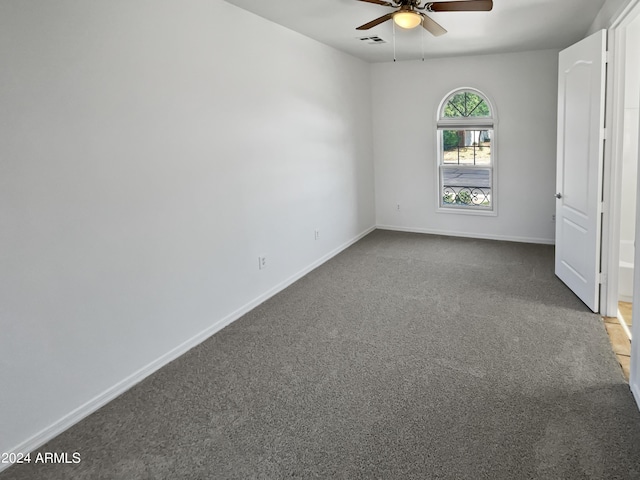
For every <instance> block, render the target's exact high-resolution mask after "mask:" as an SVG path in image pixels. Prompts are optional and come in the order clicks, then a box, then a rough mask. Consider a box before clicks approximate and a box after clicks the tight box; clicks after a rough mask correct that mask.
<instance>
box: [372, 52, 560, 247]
mask: <svg viewBox="0 0 640 480" xmlns="http://www.w3.org/2000/svg"><path fill="white" fill-rule="evenodd" d="M557 62H558V51H557V50H545V51H535V52H522V53H515V54H502V55H487V56H474V57H459V58H448V59H436V60H427V61H424V62H422V61H414V62H402V63H395V64H394V63H385V64H376V65H373V66H372V93H373V129H374V156H375V172H376V176H375V178H376V217H377V219H376V221H377V224H378V225H381V226H385V227H390V228H398V229H406V230H413V231H425V232H434V233H446V234H453V235H465V236H466V235H472V236H478V237H486V238H503V239H511V240H522V241H530V242H541V243H553V241H554V236H555V224H554V223H553V221H552V215H553V214H554V213H555V199H554V198H553V195H554V193H555V192H554V189H555V175H556V172H555V165H556V114H557V82H558V73H557V72H558V67H557ZM458 87H473V88H477V89H479V90H480V91H482V92H484V93H485V94H486V95H487V96H488V97H489V98H490V99H491V100H492V101H493V102H494V103H495V107H496V111H497V115H498V126H497V134H498V137H497V142H495V147H494V148H495V151H496V153H497V163H498V179H497V189H496V192H497V200H496V202H497V207H498V216H495V217H486V216H482V217H481V216H471V215H458V214H451V213H438V212H436V207H437V201H436V191H437V170H436V163H437V157H436V133H435V128H436V123H435V121H436V114H437V109H438V105H439V104H440V102H441V101H442V99H443V98H444V97H445V95H446V94H447V93H448V92H450V91H451V90H453V89H455V88H458ZM398 203H400V205H401V208H400V210H397V206H396V205H397V204H398Z"/></svg>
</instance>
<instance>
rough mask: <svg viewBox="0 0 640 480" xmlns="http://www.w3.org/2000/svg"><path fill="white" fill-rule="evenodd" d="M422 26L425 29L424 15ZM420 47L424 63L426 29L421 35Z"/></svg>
mask: <svg viewBox="0 0 640 480" xmlns="http://www.w3.org/2000/svg"><path fill="white" fill-rule="evenodd" d="M422 26H423V27H424V15H423V16H422ZM420 47H422V61H423V62H424V28H423V29H422V32H421V33H420Z"/></svg>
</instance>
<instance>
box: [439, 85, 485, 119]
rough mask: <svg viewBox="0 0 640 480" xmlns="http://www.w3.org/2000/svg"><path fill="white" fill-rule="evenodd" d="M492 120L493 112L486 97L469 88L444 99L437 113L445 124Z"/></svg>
mask: <svg viewBox="0 0 640 480" xmlns="http://www.w3.org/2000/svg"><path fill="white" fill-rule="evenodd" d="M492 118H493V112H492V108H491V104H490V102H489V100H487V97H486V96H485V95H483V94H482V93H481V92H479V91H478V90H474V89H470V88H463V89H459V90H456V91H454V92H453V93H451V94H450V95H449V96H448V97H446V99H445V100H444V102H442V105H441V108H440V113H439V119H440V120H444V121H446V122H447V123H448V122H466V121H474V120H481V119H485V120H486V119H492Z"/></svg>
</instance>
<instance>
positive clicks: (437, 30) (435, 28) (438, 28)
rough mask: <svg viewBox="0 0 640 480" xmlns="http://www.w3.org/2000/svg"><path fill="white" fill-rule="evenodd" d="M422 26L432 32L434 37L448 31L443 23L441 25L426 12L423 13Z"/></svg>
mask: <svg viewBox="0 0 640 480" xmlns="http://www.w3.org/2000/svg"><path fill="white" fill-rule="evenodd" d="M422 26H423V27H424V29H425V30H426V31H428V32H429V33H431V34H432V35H433V36H434V37H439V36H440V35H444V34H445V33H447V31H446V30H445V29H444V28H443V27H442V25H440V24H439V23H438V22H436V21H435V20H434V19H433V18H430V17H429V16H427V15H425V14H424V13H423V14H422Z"/></svg>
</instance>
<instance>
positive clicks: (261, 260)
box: [258, 257, 267, 270]
mask: <svg viewBox="0 0 640 480" xmlns="http://www.w3.org/2000/svg"><path fill="white" fill-rule="evenodd" d="M265 268H267V257H258V270H264V269H265Z"/></svg>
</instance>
